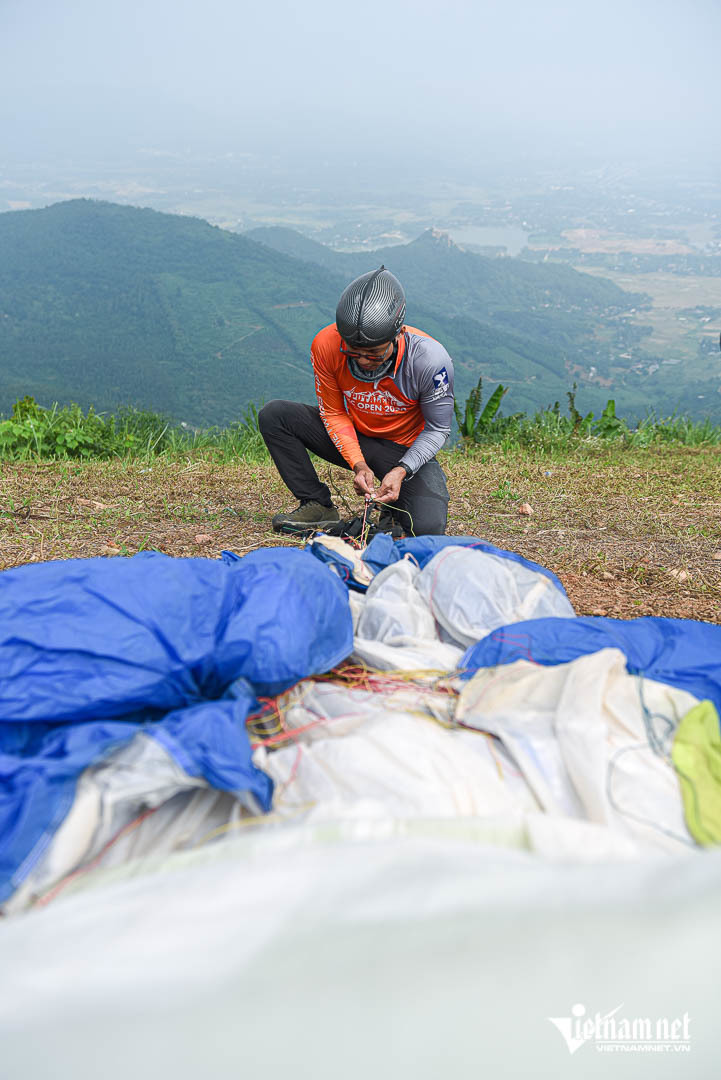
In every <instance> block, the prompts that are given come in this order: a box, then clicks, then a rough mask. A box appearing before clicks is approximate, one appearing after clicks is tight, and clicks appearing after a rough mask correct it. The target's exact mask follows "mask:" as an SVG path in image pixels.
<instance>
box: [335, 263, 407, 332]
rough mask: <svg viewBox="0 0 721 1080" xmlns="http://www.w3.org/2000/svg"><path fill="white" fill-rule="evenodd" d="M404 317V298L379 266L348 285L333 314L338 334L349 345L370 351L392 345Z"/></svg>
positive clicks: (390, 277) (395, 284) (401, 287)
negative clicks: (388, 342)
mask: <svg viewBox="0 0 721 1080" xmlns="http://www.w3.org/2000/svg"><path fill="white" fill-rule="evenodd" d="M405 317H406V294H405V293H404V292H403V286H402V285H401V283H400V281H399V280H398V278H397V277H394V276H393V274H391V272H390V270H386V268H385V266H381V267H380V269H379V270H371V272H370V273H369V274H362V275H361V277H359V278H356V279H355V281H351V283H350V285H349V286H348V287H347V288H346V289H344V290H343V295H342V296H341V298H340V300H339V301H338V307H337V308H336V312H335V323H336V326H337V327H338V333H339V334H340V336H341V337H342V338H343V340H344V341H345V342H346V344H348V345H355V346H357V347H360V348H372V347H373V346H375V345H383V344H384V343H385V342H386V341H391V340H392V339H393V338H394V337H395V336H396V334H398V333H399V332H400V329H401V327H402V326H403V320H404V319H405Z"/></svg>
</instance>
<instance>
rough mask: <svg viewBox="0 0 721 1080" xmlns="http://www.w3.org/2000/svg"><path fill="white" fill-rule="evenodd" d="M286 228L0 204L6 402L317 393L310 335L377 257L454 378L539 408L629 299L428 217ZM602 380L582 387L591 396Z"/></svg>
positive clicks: (207, 407)
mask: <svg viewBox="0 0 721 1080" xmlns="http://www.w3.org/2000/svg"><path fill="white" fill-rule="evenodd" d="M283 234H284V236H285V240H284V244H283V245H282V246H283V247H284V250H283V251H279V250H275V248H274V247H270V246H268V241H269V240H270V239H273V241H274V244H275V246H278V244H277V241H278V236H279V234H278V230H273V236H272V237H271V236H269V234H268V231H267V230H264V231H263V240H264V242H263V243H260V242H258V240H254V239H252V238H249V237H248V236H244V235H237V234H234V233H230V232H226V231H224V230H222V229H218V228H215V227H213V226H211V225H208V224H207V223H206V222H204V221H201V220H198V219H195V218H187V217H180V216H177V215H170V214H162V213H158V212H156V211H153V210H141V209H136V208H133V207H126V206H117V205H114V204H112V203H103V202H94V201H90V200H85V199H79V200H72V201H69V202H63V203H59V204H56V205H55V206H51V207H48V208H46V209H43V210H27V211H13V212H9V213H4V214H0V360H1V366H0V411H2V412H6V413H7V412H8V411H9V409H10V406H11V404H12V402H13V401H14V400H15V399H16V398H17V397H21V396H23V395H25V394H32V395H34V396H35V397H36V398H37V400H38V401H40V402H41V403H43V404H49V403H51V402H52V401H56V400H57V401H59V402H61V403H64V402H68V401H77V402H79V403H80V404H81V405H83V406H87V405H89V404H94V405H95V406H96V407H97V408H99V409H112V408H116V407H118V406H119V405H123V404H134V405H137V406H141V407H144V408H149V409H153V410H158V411H164V412H167V413H168V414H169V415H171V416H172V417H174V418H176V419H179V420H180V419H182V420H185V421H188V422H189V423H191V424H207V423H219V424H224V423H227V422H229V421H231V420H233V419H236V418H237V417H238V416H239V415H241V414H242V411H243V409H244V407H245V406H246V405H247V403H249V402H251V401H254V402H260V401H262V400H270V399H271V398H273V397H291V398H297V399H305V400H308V401H311V400H313V397H314V395H313V384H312V378H311V373H310V365H309V361H308V346H309V344H310V341H311V339H312V337H313V335H314V334H315V333H316V331H317V330H318V329H320V328H321V327H322V326H324V325H326V324H327V323H329V322H331V321H332V319H333V316H334V311H335V304H336V302H337V299H338V296H339V294H340V292H341V290H342V288H343V287H344V286H345V284H347V282H348V280H350V279H351V278H352V277H353V276H355V275H356V274H358V273H362V272H364V271H366V270H368V269H370V268H372V267H373V266H375V265H378V264H379V262H380V261H386V263H387V265H389V267H390V268H391V269H392V270H394V272H396V273H397V274H398V276H399V277H400V278H401V280H402V281H403V283H404V285H405V286H406V289H407V292H408V321H409V323H411V324H413V325H416V326H421V327H423V329H425V330H427V331H428V332H429V333H431V334H433V335H434V336H437V337H438V338H439V339H440V340H441V341H442V342H443V343H444V344H445V345H446V347H447V348H448V350H449V352H450V353H451V355H452V356H453V358H454V360H455V362H456V369H457V374H458V378H457V383H458V390H459V393H461V394H464V393H466V392H467V391H468V389H470V387H471V386H472V385H474V384H475V382H476V380H477V378H478V375H479V374H483V375H484V377H486V378H487V380H488V382H489V384H490V383H493V384H495V383H497V382H501V381H502V382H503V383H504V384H507V385H509V386H510V387H511V392H510V393H509V395H508V398H507V399H506V400H507V402H508V405H509V407H510V408H512V409H513V410H514V411H518V410H523V409H532V408H534V407H536V406H545V405H547V404H548V403H549V402H552V401H553V400H554V399H557V398H559V397H562V395H563V393H564V391H565V390H566V389H568V387H569V385H570V383H571V382H572V372H573V367H574V365H579V364H580V365H583V364H584V363H588V355H589V349H590V350H591V351H592V350H593V349H595V348H598V347H599V341H600V340H601V337H602V332H601V316H602V313H603V311H609V310H621V309H622V308H624V307H625V306H627V305H628V304H629V302H630V301H629V297H628V294H624V293H623V292H622V291H621V290H620V289H617V288H616V287H615V286H613V285H611V284H610V283H608V282H605V281H599V280H598V279H594V278H590V277H588V278H587V277H586V275H582V274H576V273H574V271H572V270H569V269H568V268H566V267H560V266H552V267H538V266H533V265H530V264H525V263H520V262H519V261H517V260H509V259H497V260H489V259H482V258H481V257H480V256H477V255H470V254H467V253H465V252H462V251H460V250H459V249H458V248H455V247H454V246H453V245H450V244H448V243H447V242H446V241H445V239H444V238H443V237H440V238H439V237H438V236H437V235H435V234H424V236H422V237H420V238H419V240H417V241H415V242H414V243H412V244H409V245H406V246H404V247H400V248H391V249H388V250H387V251H381V252H376V253H372V254H371V255H365V254H360V255H342V254H339V253H335V252H332V251H330V250H329V249H327V248H323V247H322V246H321V245H316V244H313V242H312V241H308V240H305V239H304V238H303V237H300V236H299V235H298V234H296V233H290V232H289V231H286V230H284V231H283ZM255 235H256V236H258V237H259V239H260V234H258V233H256V234H255ZM291 249H292V250H291ZM318 249H319V250H318ZM547 271H548V275H547V276H546V272H547ZM597 335H600V336H599V338H598V340H597V339H596V338H597ZM625 393H626V404H631V405H639V404H641V403H643V401H644V394H643V393H635V392H634V391H632V392H630V393H629V392H625ZM607 396H608V391H607V390H606V389H605V387H597V388H595V389H594V388H591V389H589V390H588V391H585V390H584V400H583V402H582V403H581V404H582V406H583V407H594V408H597V407H598V405H599V404H600V403H602V401H603V400H605V398H606V397H607ZM621 397H623V395H621Z"/></svg>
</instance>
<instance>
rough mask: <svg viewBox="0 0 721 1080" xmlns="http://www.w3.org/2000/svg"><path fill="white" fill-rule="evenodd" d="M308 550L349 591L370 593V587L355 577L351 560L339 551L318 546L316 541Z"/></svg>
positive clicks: (321, 545)
mask: <svg viewBox="0 0 721 1080" xmlns="http://www.w3.org/2000/svg"><path fill="white" fill-rule="evenodd" d="M306 550H308V551H310V553H311V554H312V555H313V556H315V558H316V559H319V560H320V561H321V562H322V563H324V564H325V565H326V566H329V567H330V568H331V569H332V570H333V572H334V573H335V574H337V575H338V577H339V578H340V579H341V581H342V582H343V584H344V585H347V586H348V588H349V589H354V590H355V591H356V592H367V591H368V586H367V585H366V584H365V583H364V582H360V581H356V580H355V578H354V577H353V571H354V567H353V563H352V562H351V561H350V559H346V558H344V557H343V556H342V555H340V554H339V553H338V552H337V551H333V550H332V549H331V548H327V547H325V546H324V545H323V544H316V543H315V541H312V542H311V543H310V544H309V545H308V548H307V549H306Z"/></svg>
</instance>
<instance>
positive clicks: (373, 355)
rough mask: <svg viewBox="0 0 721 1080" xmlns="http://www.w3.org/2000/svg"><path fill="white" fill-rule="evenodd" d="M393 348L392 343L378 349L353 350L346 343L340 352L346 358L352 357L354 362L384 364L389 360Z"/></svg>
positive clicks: (342, 342)
mask: <svg viewBox="0 0 721 1080" xmlns="http://www.w3.org/2000/svg"><path fill="white" fill-rule="evenodd" d="M392 347H393V342H392V341H389V342H388V343H387V344H386V345H383V347H382V348H378V349H358V348H355V349H353V348H349V346H348V345H346V343H345V341H341V343H340V351H341V352H342V353H343V355H344V356H348V357H351V358H352V359H353V360H367V361H368V362H369V363H371V364H382V363H383V361H384V360H387V359H388V357H389V356H390V351H391V348H392Z"/></svg>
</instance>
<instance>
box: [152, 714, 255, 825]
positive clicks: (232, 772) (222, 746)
mask: <svg viewBox="0 0 721 1080" xmlns="http://www.w3.org/2000/svg"><path fill="white" fill-rule="evenodd" d="M254 704H255V698H254V697H252V696H250V695H248V696H247V697H245V698H244V699H243V698H237V697H236V698H234V699H233V700H227V701H207V702H204V703H203V704H202V705H191V706H190V707H189V708H187V709H180V710H178V711H176V712H171V713H168V715H167V716H166V717H164V719H163V720H161V721H160V723H159V724H154V725H152V727H150V728H146V731H147V733H148V734H150V735H152V736H153V737H154V738H155V739H157V741H158V742H159V743H161V744H162V745H163V746H164V747H165V748H166V750H168V752H169V753H170V754H172V756H173V757H174V758H175V760H176V761H177V762H178V764H179V765H180V766H181V767H182V768H183V769H185V771H186V772H187V773H188V775H189V776H198V777H202V778H203V779H204V780H206V781H207V783H208V784H210V786H211V787H214V788H218V790H219V791H230V792H232V793H233V794H236V795H242V794H243V793H244V792H249V793H250V794H251V795H253V796H255V798H256V799H257V800H258V802H259V803H260V806H261V808H262V809H263V810H270V804H271V801H272V797H273V781H272V780H271V779H270V777H269V776H266V774H265V773H264V772H261V770H260V769H257V768H256V767H255V765H253V763H252V761H251V754H252V750H251V747H250V742H249V741H248V733H247V731H246V728H245V719H246V717H247V715H248V712H249V711H250V707H251V706H252V705H254Z"/></svg>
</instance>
